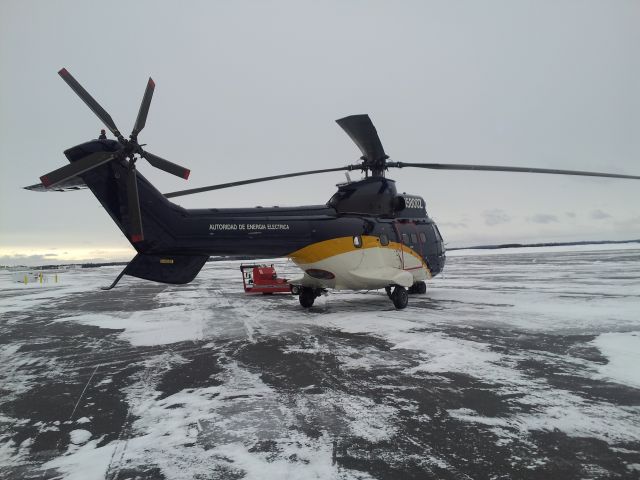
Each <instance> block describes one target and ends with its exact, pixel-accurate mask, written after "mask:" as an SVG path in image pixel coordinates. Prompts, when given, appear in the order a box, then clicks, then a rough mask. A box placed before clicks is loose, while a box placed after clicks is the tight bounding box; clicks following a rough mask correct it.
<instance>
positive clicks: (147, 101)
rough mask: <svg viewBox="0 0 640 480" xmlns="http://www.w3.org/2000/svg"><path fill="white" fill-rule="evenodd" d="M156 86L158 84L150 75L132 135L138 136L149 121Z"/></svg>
mask: <svg viewBox="0 0 640 480" xmlns="http://www.w3.org/2000/svg"><path fill="white" fill-rule="evenodd" d="M155 88H156V84H155V82H154V81H153V79H152V78H151V77H149V81H148V82H147V88H146V89H145V91H144V96H143V97H142V103H141V104H140V110H138V118H136V123H135V125H134V126H133V131H132V132H131V136H132V137H133V138H136V137H137V136H138V134H139V133H140V132H141V131H142V129H143V128H144V126H145V124H146V123H147V114H148V113H149V105H151V99H152V98H153V91H154V89H155Z"/></svg>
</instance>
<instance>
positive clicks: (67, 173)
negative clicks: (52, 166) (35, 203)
mask: <svg viewBox="0 0 640 480" xmlns="http://www.w3.org/2000/svg"><path fill="white" fill-rule="evenodd" d="M116 157H117V154H114V153H108V152H95V153H92V154H91V155H87V156H86V157H84V158H81V159H80V160H78V161H76V162H73V163H70V164H69V165H65V166H64V167H60V168H58V169H57V170H54V171H52V172H49V173H47V174H46V175H43V176H41V177H40V181H41V182H42V184H43V185H44V186H45V187H46V188H50V187H53V186H55V185H57V184H59V183H62V182H64V181H65V180H69V179H70V178H72V177H75V176H77V175H81V174H83V173H85V172H87V171H89V170H91V169H93V168H96V167H99V166H100V165H104V164H105V163H107V162H110V161H111V160H113V159H114V158H116Z"/></svg>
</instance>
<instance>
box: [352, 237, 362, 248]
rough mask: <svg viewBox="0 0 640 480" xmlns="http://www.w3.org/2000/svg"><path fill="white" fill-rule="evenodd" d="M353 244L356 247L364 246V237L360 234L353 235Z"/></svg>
mask: <svg viewBox="0 0 640 480" xmlns="http://www.w3.org/2000/svg"><path fill="white" fill-rule="evenodd" d="M353 246H354V247H356V248H360V247H362V237H361V236H360V235H356V236H354V237H353Z"/></svg>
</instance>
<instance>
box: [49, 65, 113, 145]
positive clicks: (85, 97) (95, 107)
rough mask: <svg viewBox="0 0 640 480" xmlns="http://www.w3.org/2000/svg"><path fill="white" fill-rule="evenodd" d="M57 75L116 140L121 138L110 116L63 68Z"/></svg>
mask: <svg viewBox="0 0 640 480" xmlns="http://www.w3.org/2000/svg"><path fill="white" fill-rule="evenodd" d="M58 75H60V76H61V77H62V79H63V80H64V81H65V82H67V85H69V86H70V87H71V89H72V90H73V91H74V92H76V94H77V95H78V96H79V97H80V98H81V99H82V101H83V102H84V103H86V104H87V106H88V107H89V108H90V109H91V111H92V112H93V113H95V114H96V116H97V117H98V118H99V119H100V120H102V123H104V124H105V126H106V127H107V128H108V129H109V130H110V131H111V133H113V134H114V135H115V136H116V137H117V138H118V139H120V138H121V137H122V135H121V134H120V132H119V131H118V127H116V124H115V122H114V121H113V119H112V118H111V116H110V115H109V114H108V113H107V112H106V110H105V109H104V108H102V107H101V106H100V104H99V103H98V102H97V101H96V100H95V99H94V98H93V97H92V96H91V95H89V92H87V91H86V90H85V89H84V88H83V87H82V85H80V83H78V81H77V80H76V79H75V78H73V76H72V75H71V74H70V73H69V72H68V71H67V69H66V68H63V69H62V70H60V71H59V72H58Z"/></svg>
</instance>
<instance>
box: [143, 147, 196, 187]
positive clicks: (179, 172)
mask: <svg viewBox="0 0 640 480" xmlns="http://www.w3.org/2000/svg"><path fill="white" fill-rule="evenodd" d="M142 157H143V158H144V159H146V160H147V162H149V163H150V164H151V165H153V166H154V167H156V168H159V169H160V170H164V171H165V172H167V173H170V174H172V175H175V176H176V177H182V178H184V179H185V180H187V179H188V178H189V174H190V173H191V170H189V169H188V168H184V167H181V166H180V165H176V164H175V163H172V162H170V161H169V160H165V159H164V158H161V157H159V156H157V155H154V154H153V153H150V152H146V151H145V152H142Z"/></svg>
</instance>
